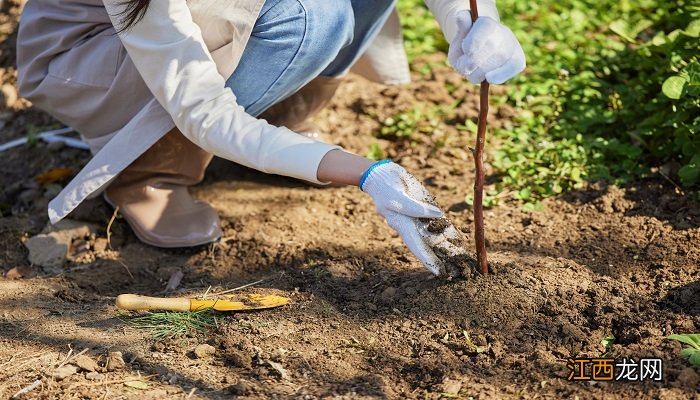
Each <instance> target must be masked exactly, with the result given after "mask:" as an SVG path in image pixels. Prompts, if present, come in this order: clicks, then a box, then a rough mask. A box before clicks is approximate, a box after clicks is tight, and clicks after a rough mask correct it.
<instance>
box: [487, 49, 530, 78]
mask: <svg viewBox="0 0 700 400" xmlns="http://www.w3.org/2000/svg"><path fill="white" fill-rule="evenodd" d="M525 65H526V62H525V53H523V50H522V49H518V50H516V52H515V54H513V56H512V57H511V58H510V59H509V60H508V61H506V62H505V63H504V64H503V65H501V66H500V67H498V68H496V69H494V70H492V71H489V72H487V73H486V80H487V81H489V83H493V84H496V85H500V84H501V83H503V82H505V81H507V80H508V79H510V78H512V77H514V76H516V75H518V74H519V73H520V72H522V71H523V70H524V69H525Z"/></svg>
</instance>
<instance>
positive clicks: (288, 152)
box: [18, 0, 497, 223]
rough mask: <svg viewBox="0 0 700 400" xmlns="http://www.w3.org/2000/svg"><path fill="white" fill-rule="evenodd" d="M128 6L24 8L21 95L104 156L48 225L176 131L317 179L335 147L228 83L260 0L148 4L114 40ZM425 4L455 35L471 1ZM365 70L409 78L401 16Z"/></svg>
mask: <svg viewBox="0 0 700 400" xmlns="http://www.w3.org/2000/svg"><path fill="white" fill-rule="evenodd" d="M122 3H123V0H29V1H28V3H27V5H26V6H25V10H24V12H23V14H22V19H21V23H20V31H19V36H18V70H19V84H20V92H21V93H22V95H23V96H25V97H27V98H28V99H29V100H31V101H33V102H34V103H35V104H36V105H37V106H38V107H40V108H43V109H45V110H47V111H48V112H49V113H51V114H53V115H54V116H56V117H57V118H58V119H60V120H61V121H62V122H64V123H66V124H68V125H70V126H72V127H73V128H75V129H76V130H77V131H78V132H80V133H81V135H82V136H83V138H84V139H85V140H86V141H87V142H88V143H89V144H90V146H91V148H92V150H93V152H94V153H96V154H95V156H94V157H93V158H92V159H91V160H90V162H89V163H88V164H87V165H86V166H85V167H84V168H83V169H82V170H81V171H80V172H79V173H78V175H77V176H76V177H75V178H74V179H73V180H72V181H71V182H70V183H69V184H68V185H67V186H66V187H65V188H64V190H63V191H62V192H61V193H60V194H59V195H58V196H57V197H56V198H55V199H53V200H52V201H51V203H50V204H49V218H50V220H51V221H52V222H54V223H55V222H57V221H59V220H60V219H62V218H64V217H65V216H66V215H68V213H70V212H71V211H72V210H73V209H74V208H75V207H76V206H77V205H78V204H80V202H82V201H83V200H84V199H85V198H87V197H88V196H90V195H92V194H94V193H98V192H99V191H100V190H101V189H103V188H104V187H105V186H106V185H107V184H108V183H109V182H110V181H111V180H112V179H113V178H114V177H116V175H117V174H119V172H121V171H122V170H124V168H126V167H127V166H128V165H129V164H131V162H133V161H134V160H135V159H136V158H138V157H139V156H140V155H141V154H143V152H144V151H145V150H147V149H148V148H149V147H150V146H152V145H153V144H154V143H155V142H156V141H157V140H158V139H160V138H161V137H162V136H163V135H164V134H165V133H166V132H168V131H169V130H171V129H172V128H173V126H177V128H178V129H180V131H182V133H183V134H184V135H185V136H187V137H188V138H189V139H190V140H192V141H193V142H194V143H196V144H197V145H199V146H200V147H202V148H203V149H205V150H207V151H209V152H211V153H213V154H215V155H217V156H220V157H223V158H226V159H228V160H231V161H234V162H237V163H239V164H242V165H245V166H248V167H251V168H255V169H258V170H260V171H263V172H267V173H274V174H281V175H286V176H291V177H295V178H300V179H304V180H307V181H310V182H315V183H320V182H318V179H317V177H316V172H317V169H318V165H319V163H320V161H321V159H322V158H323V156H324V155H325V154H326V153H327V152H328V151H330V150H332V149H336V148H338V146H334V145H329V144H324V143H319V142H315V141H313V140H310V139H308V138H306V137H304V136H301V135H297V134H295V133H294V132H291V131H290V130H288V129H286V128H283V127H282V128H278V127H274V126H272V125H269V124H268V123H267V122H265V121H264V120H260V119H257V118H254V117H252V116H250V115H249V114H247V113H245V111H244V110H243V108H242V107H241V106H239V105H238V104H237V103H236V98H235V96H234V94H233V93H232V92H231V90H230V89H228V88H226V87H225V86H224V83H225V77H228V76H230V75H231V73H232V72H233V71H234V69H235V67H236V65H237V64H238V62H239V60H240V57H241V54H242V53H243V49H244V48H245V44H246V42H247V40H248V37H249V36H250V32H251V30H252V27H253V24H254V23H255V20H256V19H257V16H258V13H259V11H260V8H261V7H262V5H263V3H264V0H189V1H187V2H186V1H185V0H162V1H161V0H159V1H152V2H151V4H150V5H149V7H148V11H147V12H146V13H145V15H144V18H143V19H142V20H141V21H140V22H139V23H137V24H136V25H135V26H133V27H132V28H131V29H130V30H128V31H125V32H122V33H120V34H119V36H118V38H117V36H115V35H114V28H113V26H116V25H118V20H115V19H114V18H118V17H114V16H118V15H119V14H120V13H121V11H122V7H123V5H121V4H122ZM426 3H427V4H428V6H429V7H430V8H431V10H432V11H433V12H434V14H435V15H436V17H437V19H438V22H440V24H441V26H442V27H443V31H444V32H445V34H446V37H448V38H451V37H452V35H454V32H455V23H454V15H455V14H456V12H457V11H458V10H461V9H468V1H466V0H442V1H441V0H427V1H426ZM482 3H483V5H480V9H479V12H480V14H481V15H495V16H497V12H496V11H495V3H494V2H493V1H492V0H481V2H480V4H482ZM110 16H112V17H110ZM124 50H126V52H124ZM95 58H98V60H95ZM357 68H358V69H359V70H361V71H360V72H363V74H364V75H365V76H367V77H369V78H374V79H375V80H379V81H382V82H384V83H392V84H398V83H404V82H407V81H408V79H409V74H408V68H407V64H406V58H405V54H404V53H403V48H402V41H401V32H400V29H399V25H398V18H397V17H396V15H394V16H392V18H391V19H390V21H389V22H388V23H387V26H385V27H384V29H383V31H382V33H381V34H380V36H379V37H378V38H377V40H376V42H375V44H374V45H373V46H372V47H371V48H370V49H369V50H368V52H367V57H364V58H363V59H362V60H361V61H360V62H358V65H357Z"/></svg>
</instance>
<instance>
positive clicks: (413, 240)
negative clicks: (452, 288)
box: [360, 160, 443, 275]
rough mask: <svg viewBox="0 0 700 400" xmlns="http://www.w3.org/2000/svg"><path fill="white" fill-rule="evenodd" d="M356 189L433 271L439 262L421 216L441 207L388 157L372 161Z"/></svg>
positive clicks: (435, 215) (432, 214)
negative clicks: (367, 198)
mask: <svg viewBox="0 0 700 400" xmlns="http://www.w3.org/2000/svg"><path fill="white" fill-rule="evenodd" d="M360 189H362V191H364V192H365V193H367V194H369V195H370V196H372V199H373V200H374V204H375V205H376V207H377V211H378V212H379V214H380V215H382V216H383V217H384V218H385V219H386V222H387V223H388V224H389V226H391V227H392V228H394V229H395V230H396V231H397V232H398V233H399V235H400V236H401V238H402V239H403V241H404V243H406V246H408V248H409V250H411V252H413V254H415V255H416V257H418V259H419V260H421V262H422V263H423V265H425V267H426V268H428V269H429V270H430V272H432V273H433V274H435V275H439V274H440V273H441V272H442V269H443V268H442V264H441V261H440V260H439V259H438V257H437V256H436V255H435V253H434V252H433V250H432V249H431V241H430V234H429V232H427V230H426V229H427V224H426V223H425V222H424V221H421V220H420V219H421V218H439V217H441V216H442V215H443V213H442V211H441V210H440V209H439V208H438V207H436V206H434V205H433V204H431V203H434V202H435V200H434V198H433V196H432V195H430V193H428V191H427V190H426V189H425V187H423V185H422V184H421V183H420V182H418V179H416V178H415V177H414V176H413V175H411V174H409V173H408V172H407V171H406V170H405V169H403V168H402V167H401V166H399V165H398V164H394V163H393V162H391V161H389V160H385V161H380V162H378V163H376V164H374V165H372V166H371V167H370V168H369V169H368V170H367V171H366V172H365V173H364V174H363V175H362V179H361V180H360Z"/></svg>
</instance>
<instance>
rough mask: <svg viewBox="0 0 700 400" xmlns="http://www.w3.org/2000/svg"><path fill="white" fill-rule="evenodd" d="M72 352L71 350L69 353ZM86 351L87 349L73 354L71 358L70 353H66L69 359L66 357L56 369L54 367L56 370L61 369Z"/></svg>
mask: <svg viewBox="0 0 700 400" xmlns="http://www.w3.org/2000/svg"><path fill="white" fill-rule="evenodd" d="M72 351H73V349H71V352H72ZM86 351H88V349H83V351H81V352H80V353H78V354H75V355H73V356H70V353H68V355H69V357H67V358H66V359H65V360H63V362H62V363H61V364H59V365H58V367H56V368H61V367H62V366H64V365H66V364H68V363H69V362H71V361H73V360H74V359H75V358H76V357H78V356H81V355H83V354H85V352H86Z"/></svg>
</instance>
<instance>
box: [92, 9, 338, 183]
mask: <svg viewBox="0 0 700 400" xmlns="http://www.w3.org/2000/svg"><path fill="white" fill-rule="evenodd" d="M103 2H104V5H105V7H106V9H107V12H108V13H109V15H110V18H111V19H112V23H113V24H114V25H115V27H119V26H120V20H121V13H122V11H123V10H124V3H126V2H125V1H123V0H103ZM119 38H120V39H121V41H122V43H123V44H124V47H125V48H126V50H127V52H128V54H129V56H130V57H131V59H132V60H133V62H134V65H135V66H136V68H137V69H138V71H139V73H140V74H141V77H142V78H143V80H144V81H145V82H146V85H147V86H148V88H149V89H150V91H151V92H152V93H153V95H154V96H155V98H156V99H157V100H158V102H159V103H160V104H161V105H162V106H163V108H165V110H166V111H167V112H168V113H169V114H170V116H171V117H172V118H173V121H174V123H175V125H176V126H177V127H178V129H180V131H181V132H182V133H183V134H184V135H185V136H186V137H187V138H189V139H190V140H191V141H192V142H194V143H196V144H197V145H198V146H200V147H201V148H203V149H205V150H207V151H208V152H210V153H213V154H214V155H217V156H219V157H222V158H225V159H228V160H231V161H234V162H236V163H239V164H242V165H245V166H247V167H251V168H255V169H257V170H260V171H263V172H267V173H274V174H280V175H286V176H291V177H294V178H299V179H304V180H307V181H311V182H315V183H321V182H319V181H318V179H317V177H316V173H317V169H318V165H319V163H320V162H321V159H322V158H323V156H324V155H325V154H326V153H327V152H328V151H330V150H333V149H337V148H339V147H338V146H334V145H329V144H325V143H320V142H316V141H314V140H311V139H309V138H307V137H304V136H302V135H298V134H296V133H294V132H292V131H290V130H289V129H287V128H282V127H281V128H278V127H274V126H272V125H270V124H268V123H267V122H266V121H264V120H261V119H257V118H255V117H253V116H251V115H249V114H247V113H246V112H245V111H244V109H243V107H241V106H240V105H239V104H237V102H236V98H235V96H234V94H233V92H232V91H231V90H230V89H229V88H226V87H225V86H224V85H225V79H224V77H223V76H221V75H220V74H219V72H218V71H217V68H216V64H215V63H214V61H213V60H212V58H211V54H210V53H209V51H208V50H207V48H206V45H205V44H204V40H203V38H202V34H201V31H200V29H199V27H198V26H197V24H195V23H194V22H193V20H192V15H191V14H190V11H189V8H188V7H187V5H186V2H185V0H158V1H151V2H150V4H149V6H148V10H147V11H146V13H145V14H144V16H143V19H142V20H140V21H139V22H138V23H136V24H135V25H134V26H133V27H131V28H130V29H129V30H126V31H123V32H121V33H119ZM124 101H128V99H124Z"/></svg>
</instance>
